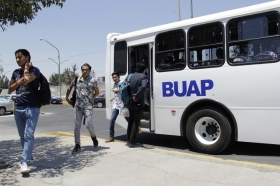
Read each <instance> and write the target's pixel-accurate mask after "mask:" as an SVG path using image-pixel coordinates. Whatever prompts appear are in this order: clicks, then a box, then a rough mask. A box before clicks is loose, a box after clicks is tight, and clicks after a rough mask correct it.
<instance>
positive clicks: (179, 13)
mask: <svg viewBox="0 0 280 186" xmlns="http://www.w3.org/2000/svg"><path fill="white" fill-rule="evenodd" d="M178 21H181V8H180V0H178Z"/></svg>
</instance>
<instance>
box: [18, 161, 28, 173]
mask: <svg viewBox="0 0 280 186" xmlns="http://www.w3.org/2000/svg"><path fill="white" fill-rule="evenodd" d="M20 172H21V173H22V174H25V173H29V169H28V166H27V164H26V163H25V162H23V163H22V164H21V166H20Z"/></svg>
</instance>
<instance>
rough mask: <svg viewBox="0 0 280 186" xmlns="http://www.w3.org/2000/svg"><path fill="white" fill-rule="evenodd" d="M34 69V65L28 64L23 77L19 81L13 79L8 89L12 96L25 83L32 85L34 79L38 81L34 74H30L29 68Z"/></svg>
mask: <svg viewBox="0 0 280 186" xmlns="http://www.w3.org/2000/svg"><path fill="white" fill-rule="evenodd" d="M31 67H32V63H31V62H28V63H26V64H25V67H24V71H23V73H24V74H23V77H22V78H20V79H19V80H18V81H16V80H14V79H12V80H11V82H10V86H9V87H8V94H11V93H12V92H14V91H15V90H16V89H17V88H18V87H19V86H20V85H22V84H25V83H30V82H31V81H33V80H34V79H36V76H35V75H34V74H33V73H29V68H31Z"/></svg>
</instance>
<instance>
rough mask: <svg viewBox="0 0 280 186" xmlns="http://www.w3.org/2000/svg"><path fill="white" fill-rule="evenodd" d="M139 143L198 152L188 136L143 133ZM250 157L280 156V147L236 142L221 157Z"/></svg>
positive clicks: (140, 135) (138, 138) (138, 135)
mask: <svg viewBox="0 0 280 186" xmlns="http://www.w3.org/2000/svg"><path fill="white" fill-rule="evenodd" d="M115 139H117V140H121V141H124V142H126V140H127V138H126V135H121V136H117V137H115ZM136 139H137V142H138V143H143V144H145V145H151V146H158V147H163V148H172V149H174V150H180V151H182V150H187V151H190V152H194V153H197V152H196V150H194V149H193V148H192V146H191V145H190V143H189V141H188V138H187V137H186V136H183V137H182V136H169V135H160V134H152V133H145V132H143V133H141V134H137V137H136ZM232 154H234V155H249V156H276V157H279V156H280V146H279V145H270V144H259V143H245V142H234V143H233V144H232V145H231V146H230V147H229V148H228V149H226V150H225V151H224V152H222V153H221V154H219V155H215V156H223V157H226V155H232Z"/></svg>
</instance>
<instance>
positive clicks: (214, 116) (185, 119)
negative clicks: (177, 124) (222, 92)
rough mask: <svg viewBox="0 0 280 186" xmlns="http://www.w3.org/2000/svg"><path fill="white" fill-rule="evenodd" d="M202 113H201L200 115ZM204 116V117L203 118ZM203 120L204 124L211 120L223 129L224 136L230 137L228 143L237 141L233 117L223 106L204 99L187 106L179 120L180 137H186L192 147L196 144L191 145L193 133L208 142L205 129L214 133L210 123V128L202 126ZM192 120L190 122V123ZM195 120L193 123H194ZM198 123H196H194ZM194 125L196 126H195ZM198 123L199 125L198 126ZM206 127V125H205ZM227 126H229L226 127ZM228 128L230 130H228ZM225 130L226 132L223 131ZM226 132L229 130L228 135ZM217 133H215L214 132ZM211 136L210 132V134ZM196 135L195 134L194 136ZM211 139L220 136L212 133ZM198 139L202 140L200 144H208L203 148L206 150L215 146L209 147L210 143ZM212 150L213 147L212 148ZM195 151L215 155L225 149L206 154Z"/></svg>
mask: <svg viewBox="0 0 280 186" xmlns="http://www.w3.org/2000/svg"><path fill="white" fill-rule="evenodd" d="M201 112H202V113H201ZM203 114H204V116H203ZM201 118H202V120H204V122H205V121H206V122H207V121H208V122H210V121H211V120H212V121H214V123H216V126H218V127H221V125H222V128H223V129H224V131H223V132H224V134H226V133H227V135H230V139H229V143H230V142H231V141H236V140H237V131H238V130H237V124H236V121H235V118H234V116H233V115H232V113H231V111H230V110H229V109H228V108H227V107H225V106H224V105H223V104H221V103H219V102H217V101H214V100H210V99H204V100H198V101H196V102H194V103H192V104H191V105H189V106H188V107H187V108H186V109H185V111H184V113H183V115H182V118H181V135H182V136H185V135H187V137H188V139H189V141H190V140H192V141H190V143H191V144H192V146H193V147H194V148H195V146H197V144H193V143H195V142H194V136H193V135H195V133H197V132H199V131H200V133H201V134H200V135H203V137H204V138H205V140H206V139H208V140H211V137H209V136H205V134H207V133H206V129H207V130H208V133H209V130H210V131H212V132H213V130H214V131H215V130H216V128H215V127H214V126H212V125H211V122H210V127H205V126H203V125H202V120H199V119H201ZM191 120H192V121H191ZM194 120H195V121H194ZM217 120H219V121H220V122H222V124H219V123H218V121H217ZM196 122H198V123H196ZM200 122H201V123H200ZM195 123H196V124H195ZM199 123H200V124H199ZM188 125H190V126H188ZM207 125H208V124H207ZM226 125H229V126H226ZM229 128H230V129H229ZM188 130H191V132H189V131H188ZM225 130H226V131H225ZM228 130H230V133H228ZM216 132H217V131H216ZM191 133H192V134H191ZM210 134H211V132H210ZM224 134H223V135H222V138H224V137H223V136H224ZM196 135H197V134H196ZM213 135H214V136H213V139H215V136H216V137H217V136H219V135H221V133H219V132H218V133H215V132H214V133H213ZM197 137H198V138H197V139H196V140H198V141H199V140H202V141H200V143H202V144H203V143H205V144H209V147H207V145H206V146H205V148H206V149H208V148H210V146H215V145H211V144H212V143H210V141H208V142H207V140H206V141H203V139H202V138H199V136H197ZM213 148H214V147H213ZM195 149H196V150H198V151H200V152H204V153H209V154H216V153H219V152H218V151H220V152H221V151H222V150H224V149H225V148H222V149H221V150H214V151H215V152H214V151H213V152H210V151H211V149H208V150H210V151H209V152H207V150H205V151H204V150H201V149H198V148H195Z"/></svg>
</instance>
